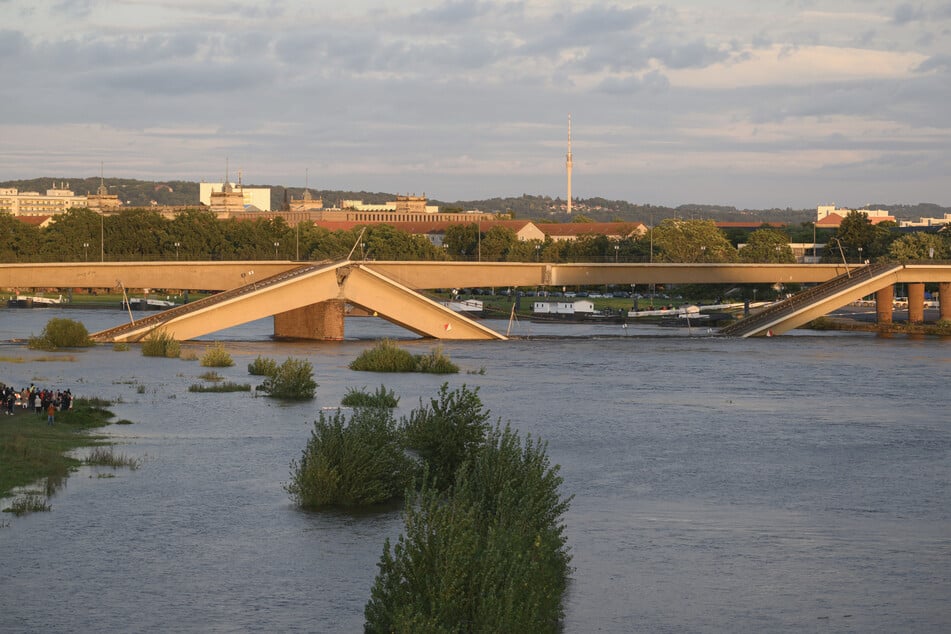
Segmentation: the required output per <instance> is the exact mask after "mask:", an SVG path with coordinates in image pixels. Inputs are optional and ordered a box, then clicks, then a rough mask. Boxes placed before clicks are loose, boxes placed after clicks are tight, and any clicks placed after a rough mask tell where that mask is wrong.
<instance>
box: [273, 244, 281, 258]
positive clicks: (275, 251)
mask: <svg viewBox="0 0 951 634" xmlns="http://www.w3.org/2000/svg"><path fill="white" fill-rule="evenodd" d="M279 246H281V243H280V242H275V243H274V259H275V260H276V259H277V248H278V247H279Z"/></svg>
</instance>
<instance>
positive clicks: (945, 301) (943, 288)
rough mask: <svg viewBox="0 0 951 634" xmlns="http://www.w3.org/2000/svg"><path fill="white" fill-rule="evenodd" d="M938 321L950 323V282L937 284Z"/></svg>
mask: <svg viewBox="0 0 951 634" xmlns="http://www.w3.org/2000/svg"><path fill="white" fill-rule="evenodd" d="M938 306H939V311H940V312H939V315H938V319H947V320H949V321H951V282H939V283H938Z"/></svg>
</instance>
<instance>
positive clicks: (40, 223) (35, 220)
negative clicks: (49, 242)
mask: <svg viewBox="0 0 951 634" xmlns="http://www.w3.org/2000/svg"><path fill="white" fill-rule="evenodd" d="M14 217H15V218H16V219H17V220H19V221H20V222H22V223H23V224H25V225H30V226H31V227H38V228H40V229H46V228H47V227H48V226H50V225H51V224H53V221H54V218H53V216H14Z"/></svg>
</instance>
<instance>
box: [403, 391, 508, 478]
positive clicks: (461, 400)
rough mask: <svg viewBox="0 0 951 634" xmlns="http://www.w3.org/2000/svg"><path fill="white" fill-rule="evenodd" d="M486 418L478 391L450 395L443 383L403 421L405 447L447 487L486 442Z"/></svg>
mask: <svg viewBox="0 0 951 634" xmlns="http://www.w3.org/2000/svg"><path fill="white" fill-rule="evenodd" d="M489 416H490V414H489V411H488V410H486V409H485V408H484V407H483V405H482V399H480V398H479V389H478V388H476V389H475V390H470V389H468V388H467V387H466V386H465V385H463V386H462V387H461V388H459V389H456V390H453V391H451V392H450V391H449V384H448V383H443V385H442V387H440V388H439V395H438V397H437V398H433V399H430V402H429V405H423V404H422V402H420V406H419V408H418V409H414V410H413V411H412V412H411V413H410V416H409V418H408V419H406V420H404V421H403V431H404V434H405V436H406V444H407V446H408V447H410V448H412V449H414V450H415V451H416V452H417V453H418V454H419V456H420V457H421V458H422V459H423V461H424V462H425V464H426V467H427V469H428V470H429V475H430V476H431V477H432V478H433V479H434V480H435V482H436V485H437V487H439V488H442V489H445V488H447V487H448V486H450V485H451V484H452V482H453V478H454V477H455V473H456V470H457V469H458V468H459V466H460V465H461V464H462V463H463V461H464V460H466V458H468V457H469V456H471V455H472V454H473V453H474V452H475V450H476V449H477V448H478V447H480V446H481V445H482V444H483V443H484V442H485V437H486V433H487V432H488V430H489V423H488V420H489Z"/></svg>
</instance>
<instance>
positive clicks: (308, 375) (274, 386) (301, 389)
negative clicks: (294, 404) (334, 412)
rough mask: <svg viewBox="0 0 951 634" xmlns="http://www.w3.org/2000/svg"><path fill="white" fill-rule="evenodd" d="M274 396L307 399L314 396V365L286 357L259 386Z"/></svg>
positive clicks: (315, 384)
mask: <svg viewBox="0 0 951 634" xmlns="http://www.w3.org/2000/svg"><path fill="white" fill-rule="evenodd" d="M259 389H260V390H261V391H263V392H265V393H266V394H267V395H268V396H272V397H274V398H283V399H293V400H307V399H311V398H314V392H315V391H316V390H317V383H316V382H315V381H314V366H313V365H311V363H310V361H307V360H304V359H293V358H290V359H287V360H286V361H284V363H282V364H281V365H279V366H278V367H277V370H275V371H274V374H273V375H272V376H268V377H267V378H266V379H265V380H264V383H263V384H262V385H261V387H260V388H259Z"/></svg>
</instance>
